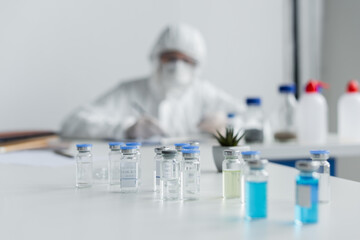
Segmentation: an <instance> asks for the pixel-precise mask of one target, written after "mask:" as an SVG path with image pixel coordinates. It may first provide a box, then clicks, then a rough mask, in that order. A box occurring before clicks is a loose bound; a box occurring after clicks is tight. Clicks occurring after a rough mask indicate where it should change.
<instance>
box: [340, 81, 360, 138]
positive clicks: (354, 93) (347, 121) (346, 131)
mask: <svg viewBox="0 0 360 240" xmlns="http://www.w3.org/2000/svg"><path fill="white" fill-rule="evenodd" d="M358 89H359V84H358V82H357V81H356V80H351V81H349V83H348V85H347V91H346V93H345V94H344V95H342V96H341V98H340V99H339V102H338V134H339V139H340V141H342V142H360V124H359V123H360V93H359V90H358Z"/></svg>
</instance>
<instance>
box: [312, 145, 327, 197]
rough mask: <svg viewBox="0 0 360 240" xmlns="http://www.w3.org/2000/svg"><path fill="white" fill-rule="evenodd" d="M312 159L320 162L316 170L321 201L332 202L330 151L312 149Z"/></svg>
mask: <svg viewBox="0 0 360 240" xmlns="http://www.w3.org/2000/svg"><path fill="white" fill-rule="evenodd" d="M310 154H311V159H312V160H313V161H316V162H318V163H319V168H318V169H317V170H316V172H317V173H318V176H319V202H321V203H327V202H330V163H329V162H328V159H329V154H330V152H329V151H327V150H314V151H310Z"/></svg>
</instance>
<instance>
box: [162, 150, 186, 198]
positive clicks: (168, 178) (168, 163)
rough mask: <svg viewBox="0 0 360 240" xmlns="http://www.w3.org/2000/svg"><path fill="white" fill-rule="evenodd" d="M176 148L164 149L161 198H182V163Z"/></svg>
mask: <svg viewBox="0 0 360 240" xmlns="http://www.w3.org/2000/svg"><path fill="white" fill-rule="evenodd" d="M176 154H177V151H176V150H163V151H162V156H163V159H162V160H161V164H160V186H161V187H160V198H161V199H162V200H178V199H180V198H181V185H180V163H179V161H178V160H177V158H176Z"/></svg>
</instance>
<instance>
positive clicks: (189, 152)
mask: <svg viewBox="0 0 360 240" xmlns="http://www.w3.org/2000/svg"><path fill="white" fill-rule="evenodd" d="M182 154H183V157H184V158H198V157H199V156H200V150H198V149H186V150H183V151H182Z"/></svg>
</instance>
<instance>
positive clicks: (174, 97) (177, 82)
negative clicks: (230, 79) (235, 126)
mask: <svg viewBox="0 0 360 240" xmlns="http://www.w3.org/2000/svg"><path fill="white" fill-rule="evenodd" d="M205 57H206V46H205V42H204V40H203V37H202V35H201V33H200V32H199V31H198V30H196V29H194V28H193V27H191V26H187V25H183V24H175V25H170V26H168V27H166V28H165V29H164V31H163V32H162V33H161V34H160V36H159V38H158V40H157V42H156V44H155V46H154V47H153V49H152V51H151V54H150V60H151V63H152V67H153V68H152V69H153V71H152V73H151V75H150V76H149V77H147V78H144V79H138V80H135V81H128V82H124V83H121V84H119V86H117V87H115V88H114V89H113V90H111V91H110V92H108V93H106V94H104V95H103V96H102V97H100V98H99V99H97V100H96V101H94V102H93V103H90V104H88V105H86V106H83V107H81V108H80V109H76V110H75V111H74V112H73V113H72V114H71V115H70V116H69V117H68V118H67V119H66V120H65V121H64V123H63V125H62V129H61V134H62V136H63V137H68V138H108V139H124V138H127V139H148V138H151V137H154V136H168V137H179V136H189V135H196V134H199V133H200V132H210V133H214V132H215V130H216V129H220V128H223V127H224V126H225V124H226V117H225V116H226V113H227V112H228V111H237V112H241V111H243V105H242V104H241V103H240V101H237V100H236V99H234V98H232V97H231V96H230V95H228V94H227V93H225V92H223V91H222V90H220V89H219V88H217V87H215V86H213V85H212V84H210V83H209V82H208V81H205V80H203V79H201V78H200V70H201V67H202V65H203V64H204V61H205Z"/></svg>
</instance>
